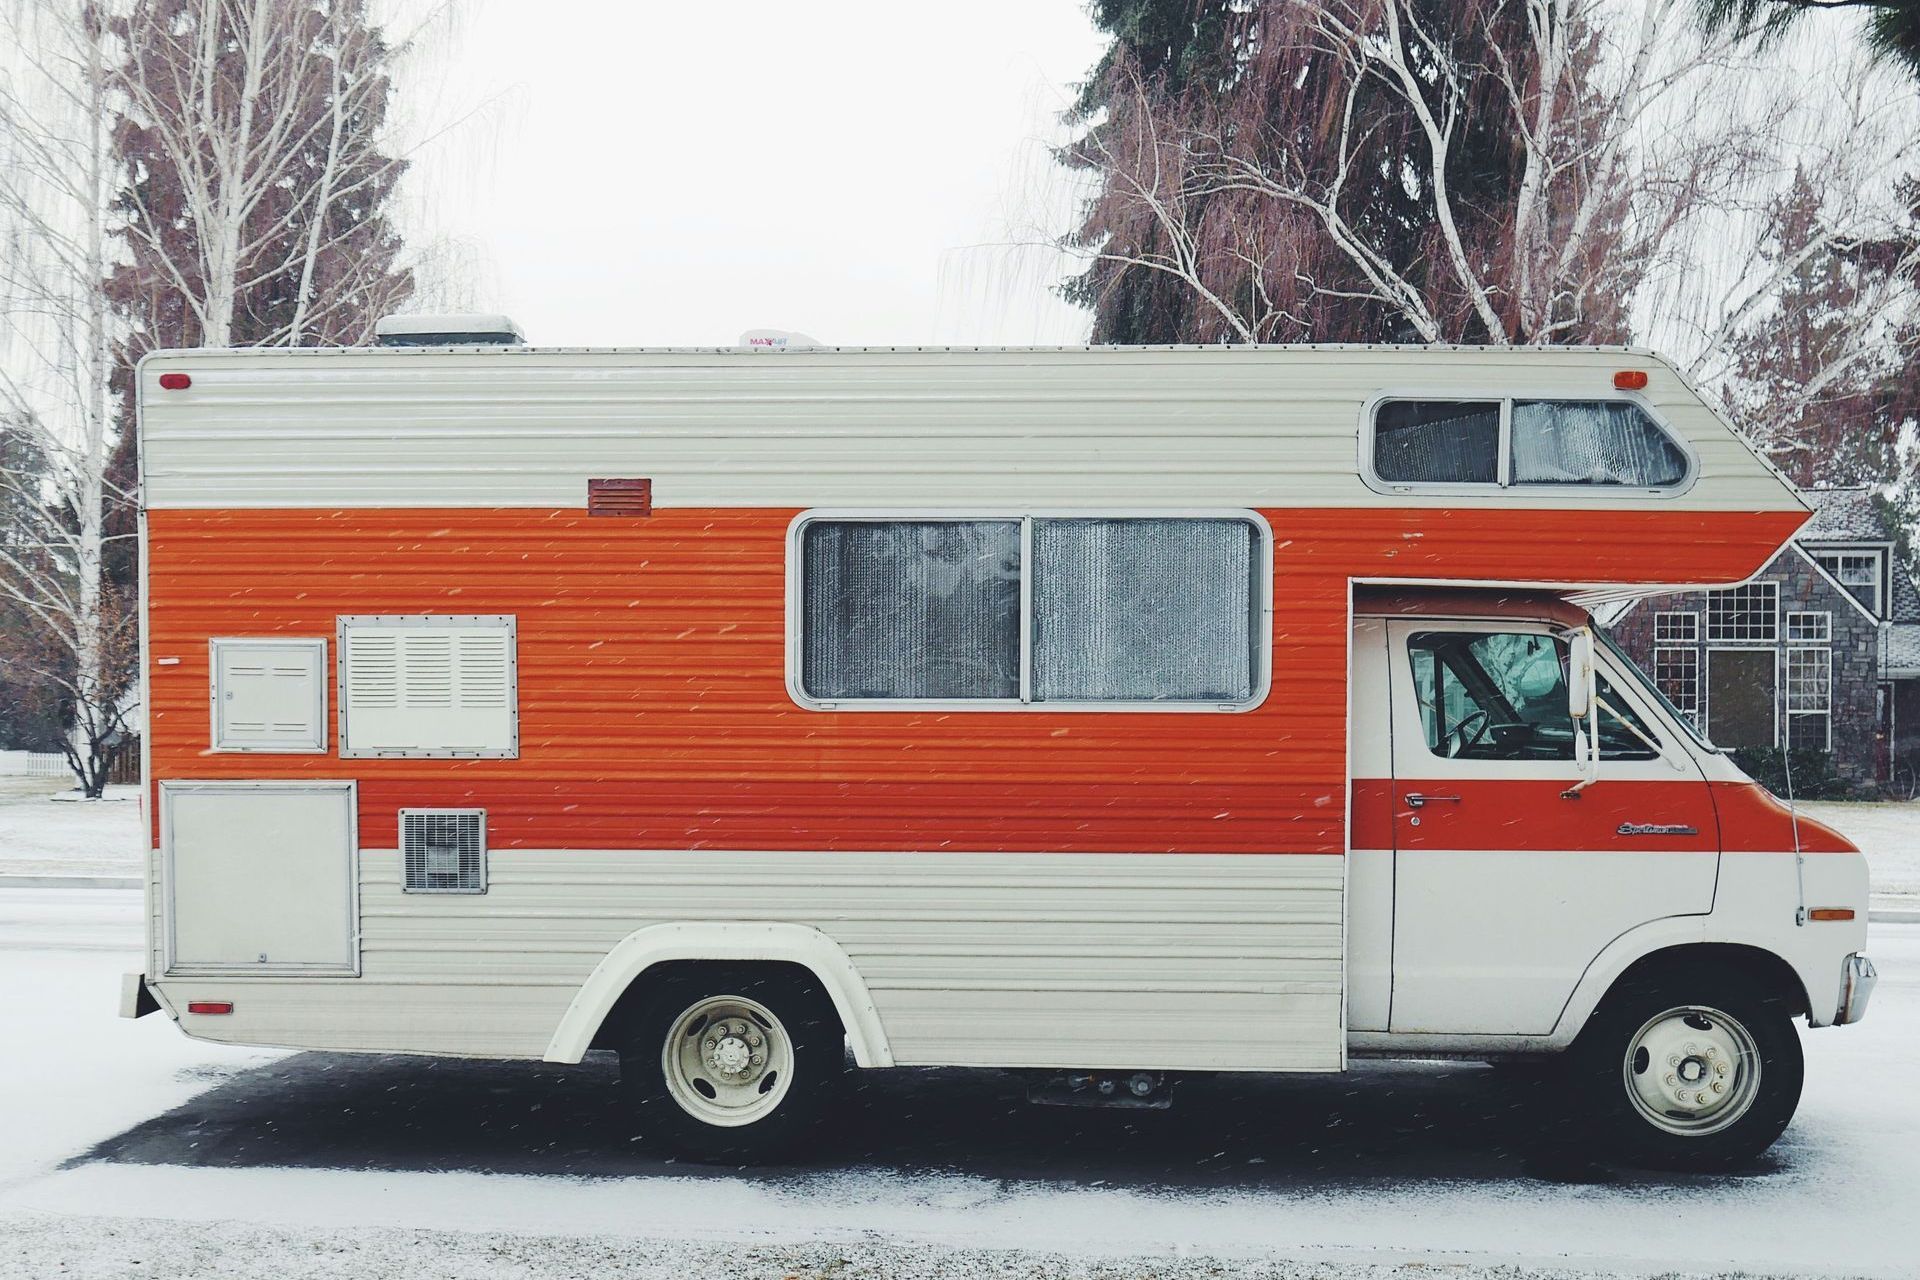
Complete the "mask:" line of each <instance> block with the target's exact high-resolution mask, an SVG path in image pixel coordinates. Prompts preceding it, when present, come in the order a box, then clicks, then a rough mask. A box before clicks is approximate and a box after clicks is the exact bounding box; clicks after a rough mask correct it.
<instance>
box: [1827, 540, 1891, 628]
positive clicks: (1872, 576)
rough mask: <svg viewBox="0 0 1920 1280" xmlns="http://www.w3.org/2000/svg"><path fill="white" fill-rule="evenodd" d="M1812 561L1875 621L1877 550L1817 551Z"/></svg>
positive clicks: (1877, 614) (1877, 612)
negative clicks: (1830, 575) (1843, 588)
mask: <svg viewBox="0 0 1920 1280" xmlns="http://www.w3.org/2000/svg"><path fill="white" fill-rule="evenodd" d="M1813 558H1814V561H1815V562H1816V563H1818V564H1819V566H1820V567H1821V568H1822V569H1825V570H1826V571H1827V572H1828V573H1830V574H1832V575H1833V577H1834V580H1835V581H1836V582H1838V583H1839V584H1840V585H1841V586H1843V587H1845V588H1846V589H1847V593H1848V594H1849V595H1851V596H1852V597H1853V598H1854V599H1856V600H1858V601H1859V602H1860V603H1861V604H1862V605H1864V606H1865V607H1866V609H1867V611H1868V612H1869V613H1871V614H1873V616H1874V617H1876V618H1878V617H1880V616H1881V609H1880V578H1881V560H1880V553H1879V552H1878V551H1816V552H1814V555H1813Z"/></svg>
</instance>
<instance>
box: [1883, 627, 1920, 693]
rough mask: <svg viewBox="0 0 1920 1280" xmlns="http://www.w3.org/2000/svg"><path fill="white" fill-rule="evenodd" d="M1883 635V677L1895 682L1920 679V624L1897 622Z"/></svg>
mask: <svg viewBox="0 0 1920 1280" xmlns="http://www.w3.org/2000/svg"><path fill="white" fill-rule="evenodd" d="M1883 635H1884V636H1885V639H1884V641H1883V647H1882V649H1881V654H1880V674H1881V676H1882V677H1883V678H1887V679H1894V680H1901V679H1912V678H1915V677H1920V622H1896V623H1894V624H1893V625H1892V626H1890V627H1888V628H1887V629H1886V631H1885V632H1884V633H1883Z"/></svg>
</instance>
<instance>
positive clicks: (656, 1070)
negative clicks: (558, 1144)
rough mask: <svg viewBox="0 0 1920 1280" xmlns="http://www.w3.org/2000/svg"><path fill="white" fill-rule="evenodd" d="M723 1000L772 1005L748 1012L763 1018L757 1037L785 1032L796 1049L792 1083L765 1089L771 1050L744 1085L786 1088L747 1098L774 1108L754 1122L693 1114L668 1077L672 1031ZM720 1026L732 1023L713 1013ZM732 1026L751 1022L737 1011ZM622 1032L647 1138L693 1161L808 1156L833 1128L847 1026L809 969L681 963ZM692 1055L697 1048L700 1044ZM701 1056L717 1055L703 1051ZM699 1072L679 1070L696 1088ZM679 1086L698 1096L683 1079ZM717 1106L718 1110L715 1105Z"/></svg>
mask: <svg viewBox="0 0 1920 1280" xmlns="http://www.w3.org/2000/svg"><path fill="white" fill-rule="evenodd" d="M720 999H727V1000H735V1001H741V1002H743V1003H742V1004H741V1005H740V1006H739V1007H740V1008H742V1009H743V1010H747V1009H751V1008H753V1007H757V1009H758V1010H764V1012H765V1015H767V1016H766V1017H765V1018H761V1017H759V1016H758V1015H757V1014H753V1013H749V1014H748V1015H747V1016H752V1017H754V1020H755V1022H756V1023H757V1024H758V1025H752V1026H751V1031H752V1033H753V1034H755V1035H758V1036H760V1037H762V1038H763V1040H764V1042H765V1044H766V1045H767V1046H768V1047H769V1048H770V1047H771V1046H772V1045H773V1044H774V1043H775V1042H776V1041H775V1036H776V1035H777V1034H780V1033H784V1039H785V1043H786V1045H787V1048H788V1051H789V1057H788V1060H787V1063H786V1064H784V1066H785V1070H786V1074H787V1076H788V1079H787V1080H786V1081H785V1082H784V1084H782V1083H780V1082H779V1081H778V1080H777V1079H776V1080H774V1081H773V1082H772V1085H767V1080H768V1074H767V1070H768V1069H770V1068H772V1067H774V1066H775V1065H777V1057H776V1056H775V1055H771V1054H770V1055H769V1057H770V1061H769V1062H768V1063H767V1064H766V1068H763V1069H762V1074H759V1075H758V1076H756V1077H755V1078H754V1079H753V1080H751V1081H748V1082H745V1083H743V1084H741V1085H739V1086H737V1090H745V1089H746V1088H747V1087H748V1085H753V1086H756V1087H758V1086H763V1085H766V1086H767V1087H758V1088H757V1091H758V1092H760V1093H762V1094H763V1095H765V1094H770V1093H771V1092H772V1089H773V1087H774V1086H777V1087H778V1088H779V1090H780V1095H779V1096H778V1098H776V1099H775V1100H774V1101H773V1102H772V1103H771V1104H761V1103H759V1102H749V1103H747V1104H746V1105H747V1106H748V1107H749V1108H752V1107H758V1106H762V1105H767V1106H768V1107H769V1109H767V1110H766V1111H765V1112H764V1113H763V1114H758V1115H756V1116H755V1117H754V1118H752V1119H751V1120H750V1121H748V1122H747V1123H740V1124H734V1125H728V1124H724V1123H716V1122H713V1121H712V1120H711V1119H708V1118H703V1117H702V1116H701V1115H699V1114H695V1112H694V1111H692V1110H690V1109H689V1106H688V1105H683V1104H682V1102H681V1101H679V1100H678V1099H677V1098H676V1097H675V1089H674V1088H673V1087H672V1086H671V1085H670V1083H669V1081H668V1071H669V1067H668V1066H667V1064H666V1046H667V1039H668V1036H669V1035H670V1034H672V1033H674V1031H675V1028H676V1026H677V1025H678V1024H679V1023H680V1022H681V1020H682V1018H683V1015H685V1014H687V1013H688V1012H689V1011H691V1010H693V1009H694V1008H696V1007H697V1006H699V1005H701V1004H703V1003H705V1002H709V1001H714V1000H720ZM723 1007H724V1006H723ZM712 1025H727V1024H725V1023H720V1024H715V1023H714V1022H713V1020H712V1018H709V1019H708V1027H709V1029H710V1027H711V1026H712ZM730 1025H732V1026H734V1027H740V1026H742V1025H747V1023H746V1017H734V1018H733V1020H732V1022H731V1024H730ZM623 1031H624V1033H623V1035H622V1036H621V1042H620V1083H621V1087H622V1089H623V1090H624V1091H625V1092H626V1094H627V1097H628V1100H629V1102H630V1104H631V1105H632V1106H633V1108H634V1114H635V1118H636V1120H637V1121H638V1127H639V1130H640V1136H641V1138H642V1139H643V1140H645V1141H647V1142H649V1143H656V1144H659V1145H662V1146H664V1147H666V1148H668V1149H669V1150H672V1151H673V1152H675V1153H677V1154H679V1155H682V1156H686V1157H687V1158H689V1159H693V1160H700V1161H724V1162H734V1163H741V1164H756V1163H762V1162H767V1161H776V1160H782V1159H785V1158H788V1157H790V1156H794V1155H796V1154H804V1153H805V1152H806V1150H807V1149H808V1146H809V1144H810V1143H814V1142H817V1140H818V1139H819V1138H820V1136H821V1134H822V1133H823V1131H824V1129H825V1127H826V1122H827V1120H828V1119H829V1118H830V1116H831V1114H832V1108H833V1102H834V1100H835V1098H836V1096H837V1094H838V1092H839V1088H838V1086H839V1083H840V1078H841V1077H842V1076H843V1075H844V1073H845V1069H846V1063H845V1052H844V1044H845V1032H844V1030H843V1029H842V1028H841V1025H840V1019H839V1017H838V1015H837V1014H835V1012H834V1010H833V1004H832V1002H831V1001H829V1000H828V999H827V997H826V995H825V993H824V992H822V991H821V990H820V989H819V987H818V985H817V984H816V983H815V982H814V981H813V979H812V975H811V974H808V973H807V972H806V971H805V970H803V969H799V968H797V967H793V966H785V965H727V964H702V965H685V966H675V967H674V968H673V969H672V970H670V971H669V972H667V973H665V974H663V975H662V976H661V977H660V978H659V979H658V980H656V981H654V982H653V984H652V985H651V987H650V988H649V989H648V990H647V992H646V994H645V996H644V998H643V999H642V1000H641V1001H640V1002H639V1007H638V1011H637V1012H636V1014H635V1015H634V1016H633V1017H632V1018H631V1019H630V1020H629V1021H628V1024H627V1026H626V1027H625V1028H624V1029H623ZM675 1041H676V1044H678V1043H680V1042H681V1037H679V1036H678V1035H676V1036H675ZM692 1051H693V1052H694V1053H695V1054H698V1053H699V1047H698V1046H697V1045H695V1046H694V1047H693V1050H692ZM703 1061H706V1062H711V1061H712V1059H706V1058H704V1057H703ZM746 1070H749V1071H751V1070H754V1068H751V1067H749V1068H746ZM773 1074H776V1075H777V1074H778V1073H777V1072H776V1073H773ZM701 1075H702V1073H701V1072H699V1071H697V1070H695V1071H686V1070H683V1071H681V1072H679V1073H678V1076H679V1078H680V1079H681V1080H682V1081H683V1082H686V1083H691V1084H692V1085H694V1086H695V1087H696V1088H698V1087H699V1086H701V1085H702V1083H703V1081H702V1078H701ZM680 1092H681V1094H682V1096H687V1097H689V1100H690V1102H691V1101H692V1099H691V1097H690V1095H689V1093H688V1090H687V1088H686V1084H685V1083H683V1084H682V1086H681V1089H680ZM701 1092H702V1096H703V1097H713V1096H714V1095H713V1085H712V1083H711V1082H710V1081H707V1082H705V1087H704V1090H702V1091H701ZM694 1105H698V1104H697V1103H694ZM713 1105H714V1106H715V1107H716V1108H717V1107H719V1106H720V1104H719V1103H718V1102H717V1101H716V1102H715V1103H714V1104H713Z"/></svg>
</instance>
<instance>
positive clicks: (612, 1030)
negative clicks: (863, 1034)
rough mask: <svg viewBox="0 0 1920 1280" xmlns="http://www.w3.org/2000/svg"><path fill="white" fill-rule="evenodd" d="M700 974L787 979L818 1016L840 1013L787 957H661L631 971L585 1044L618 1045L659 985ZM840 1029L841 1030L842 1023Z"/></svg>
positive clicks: (816, 979)
mask: <svg viewBox="0 0 1920 1280" xmlns="http://www.w3.org/2000/svg"><path fill="white" fill-rule="evenodd" d="M701 973H711V974H712V976H713V977H714V978H716V979H720V980H722V984H724V982H725V981H726V980H735V979H738V977H739V976H740V975H741V974H742V973H754V974H760V975H767V976H773V975H778V976H780V977H784V978H787V979H789V980H791V981H794V982H798V983H800V984H801V985H803V986H804V987H805V988H806V989H807V990H808V991H809V992H810V993H811V994H812V997H813V999H814V1000H815V1001H816V1002H817V1003H818V1006H819V1012H820V1014H821V1015H822V1016H824V1017H827V1018H831V1019H833V1021H834V1022H836V1023H837V1022H840V1021H841V1018H840V1014H839V1013H838V1011H836V1010H835V1009H834V1007H833V1000H832V998H831V997H830V996H828V995H827V991H826V988H825V987H823V986H821V985H820V979H819V977H818V976H817V975H816V974H815V973H814V972H813V970H811V969H809V968H807V966H806V965H803V964H798V963H795V962H794V961H791V960H663V961H661V962H660V963H658V964H652V965H648V966H647V967H646V968H645V969H642V970H641V971H640V972H639V973H637V974H635V975H634V977H633V981H631V982H629V983H628V984H627V987H626V990H624V991H622V992H621V993H620V997H619V999H617V1000H615V1001H614V1002H613V1007H612V1008H611V1009H609V1010H607V1016H606V1017H605V1018H603V1019H601V1021H600V1027H599V1029H598V1030H597V1031H595V1032H594V1033H593V1040H592V1042H591V1043H590V1045H589V1046H588V1047H589V1048H593V1049H614V1048H618V1047H619V1044H620V1036H621V1033H622V1032H623V1031H624V1030H625V1028H626V1027H627V1026H628V1025H629V1024H630V1023H631V1022H632V1021H633V1020H634V1019H635V1018H636V1017H638V1016H639V1015H640V1012H641V1010H643V1009H644V1008H645V1007H646V1002H647V998H648V997H649V996H650V995H652V994H653V992H654V991H655V990H656V989H657V988H658V987H659V985H660V984H661V983H662V982H664V981H666V980H668V979H670V978H677V977H693V976H697V975H699V974H701ZM841 1030H842V1031H845V1030H846V1028H845V1026H844V1024H843V1025H842V1026H841Z"/></svg>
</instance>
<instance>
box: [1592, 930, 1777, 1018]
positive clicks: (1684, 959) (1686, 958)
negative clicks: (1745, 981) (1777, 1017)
mask: <svg viewBox="0 0 1920 1280" xmlns="http://www.w3.org/2000/svg"><path fill="white" fill-rule="evenodd" d="M1696 964H1705V965H1716V966H1719V967H1722V968H1727V969H1732V970H1733V971H1735V972H1737V973H1740V974H1743V975H1745V976H1746V977H1748V978H1751V979H1752V980H1753V981H1755V982H1757V983H1759V984H1760V986H1761V987H1762V988H1763V989H1764V990H1766V991H1767V992H1768V993H1769V994H1772V995H1775V996H1778V997H1779V998H1780V999H1782V1000H1785V1001H1786V1002H1787V1004H1788V1007H1789V1009H1790V1010H1791V1012H1792V1013H1794V1014H1795V1015H1796V1016H1797V1015H1800V1014H1804V1013H1806V1012H1807V1011H1808V1009H1809V1008H1811V1005H1810V1003H1809V1001H1808V1000H1807V992H1806V988H1805V987H1804V986H1802V985H1801V982H1800V975H1799V974H1797V973H1795V972H1794V971H1793V966H1792V965H1790V964H1788V963H1787V962H1786V961H1785V960H1782V959H1781V958H1780V957H1779V956H1777V955H1775V954H1774V953H1773V952H1771V951H1767V950H1765V949H1764V948H1761V947H1749V946H1745V945H1742V944H1740V943H1735V942H1693V943H1688V944H1686V945H1685V946H1678V947H1663V948H1661V949H1660V950H1658V951H1650V952H1648V953H1647V954H1646V955H1644V956H1641V957H1640V958H1639V959H1638V960H1635V961H1634V962H1633V963H1632V964H1630V965H1628V966H1627V969H1626V972H1624V973H1622V974H1621V975H1620V976H1619V977H1618V978H1615V979H1614V981H1613V985H1612V986H1611V987H1609V988H1608V989H1607V991H1608V994H1609V995H1611V994H1612V993H1613V992H1614V991H1617V990H1619V989H1620V988H1621V987H1622V986H1624V985H1625V984H1627V983H1629V982H1632V981H1634V980H1635V979H1638V978H1641V977H1645V976H1647V975H1649V974H1652V973H1657V972H1658V971H1660V970H1662V969H1671V968H1673V967H1674V966H1677V965H1696Z"/></svg>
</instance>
